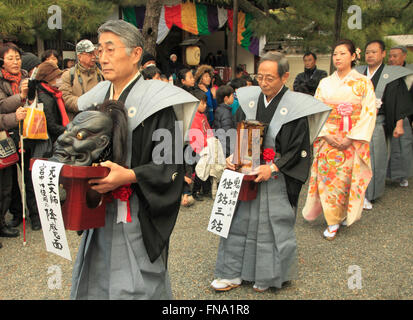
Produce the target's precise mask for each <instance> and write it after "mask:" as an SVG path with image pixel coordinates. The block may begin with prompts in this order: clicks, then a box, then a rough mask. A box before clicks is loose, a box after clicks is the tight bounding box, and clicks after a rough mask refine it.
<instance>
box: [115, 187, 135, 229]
mask: <svg viewBox="0 0 413 320" xmlns="http://www.w3.org/2000/svg"><path fill="white" fill-rule="evenodd" d="M130 186H131V185H130V184H125V185H124V186H121V187H119V188H117V189H115V190H113V191H112V196H113V198H115V199H119V200H120V201H127V202H128V214H127V217H126V221H127V222H132V217H131V214H130V203H129V198H130V196H131V194H132V188H131V187H130Z"/></svg>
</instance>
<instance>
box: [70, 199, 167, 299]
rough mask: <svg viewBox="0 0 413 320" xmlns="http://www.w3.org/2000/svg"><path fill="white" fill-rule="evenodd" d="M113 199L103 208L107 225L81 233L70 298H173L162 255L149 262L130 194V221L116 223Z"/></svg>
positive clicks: (135, 204)
mask: <svg viewBox="0 0 413 320" xmlns="http://www.w3.org/2000/svg"><path fill="white" fill-rule="evenodd" d="M115 203H116V202H114V203H110V204H109V206H108V207H107V209H106V224H105V226H104V227H102V228H99V229H90V230H87V231H85V232H84V234H83V237H82V240H81V243H80V246H79V250H78V254H77V259H76V262H75V265H74V268H73V274H72V289H71V293H70V298H71V299H91V300H97V299H99V300H100V299H104V300H109V299H122V300H132V299H172V291H171V286H170V281H169V276H168V272H167V270H166V268H165V263H164V257H163V255H161V256H160V257H159V258H158V259H157V260H156V261H155V262H154V263H151V262H150V260H149V257H148V254H147V252H146V249H145V246H144V243H143V239H142V232H141V227H140V225H139V219H138V207H139V205H138V200H137V196H136V194H135V193H133V194H132V197H131V216H132V222H131V223H116V205H115Z"/></svg>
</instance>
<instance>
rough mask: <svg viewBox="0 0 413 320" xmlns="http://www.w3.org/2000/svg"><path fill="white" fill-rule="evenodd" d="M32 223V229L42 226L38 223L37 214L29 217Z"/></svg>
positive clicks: (38, 228) (35, 229)
mask: <svg viewBox="0 0 413 320" xmlns="http://www.w3.org/2000/svg"><path fill="white" fill-rule="evenodd" d="M30 220H31V223H32V230H33V231H37V230H40V229H41V228H42V224H41V223H40V218H39V217H38V216H36V217H33V218H30Z"/></svg>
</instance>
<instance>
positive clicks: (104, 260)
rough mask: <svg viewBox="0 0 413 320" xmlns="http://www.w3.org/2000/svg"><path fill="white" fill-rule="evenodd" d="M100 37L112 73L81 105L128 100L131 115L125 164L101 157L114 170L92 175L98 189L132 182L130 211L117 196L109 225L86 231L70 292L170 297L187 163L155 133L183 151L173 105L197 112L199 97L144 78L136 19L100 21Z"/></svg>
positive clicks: (104, 67)
mask: <svg viewBox="0 0 413 320" xmlns="http://www.w3.org/2000/svg"><path fill="white" fill-rule="evenodd" d="M98 39H99V48H98V53H99V58H100V63H101V65H102V71H103V74H104V76H105V79H106V80H108V81H104V82H101V83H99V84H98V85H97V86H96V87H94V88H93V89H92V90H90V91H89V92H88V93H86V94H85V95H83V96H81V97H80V98H79V100H78V104H79V110H85V109H87V108H88V107H89V106H90V105H93V104H95V103H97V104H99V103H102V102H103V101H105V100H108V99H113V100H120V101H122V102H124V104H125V106H126V108H127V113H128V117H129V118H128V143H127V148H126V154H127V157H126V165H127V167H124V166H121V165H119V164H116V163H113V162H110V161H106V162H103V163H101V165H102V166H105V167H108V168H109V169H110V173H109V175H108V176H107V177H106V178H103V179H92V180H90V181H89V183H90V184H92V185H93V186H92V189H93V190H95V191H97V192H99V193H107V192H112V193H113V191H115V193H117V191H119V188H120V187H121V188H122V187H123V188H126V189H127V190H128V185H130V188H131V192H132V193H131V195H130V198H129V202H130V211H129V213H130V219H128V212H127V209H126V208H125V206H122V204H121V202H122V201H119V200H114V201H113V202H112V203H109V204H108V206H107V209H106V223H105V226H104V227H102V228H97V229H89V230H87V231H85V232H84V234H83V237H82V241H81V244H80V247H79V250H78V255H77V259H76V263H75V265H74V268H73V275H72V290H71V298H72V299H170V298H171V297H172V292H171V286H170V280H169V275H168V271H167V253H168V243H169V237H170V235H171V233H172V230H173V228H174V225H175V222H176V218H177V214H178V211H179V207H180V200H181V194H182V187H183V181H184V170H183V165H182V164H175V163H172V162H171V164H168V163H166V162H162V161H159V160H160V159H159V158H160V157H161V155H158V154H157V153H156V152H155V151H156V150H155V148H157V147H158V146H159V145H161V142H158V140H156V141H155V140H154V134H155V133H156V132H159V130H158V129H164V130H163V131H167V132H168V133H169V134H170V136H171V138H172V142H171V143H170V144H169V145H168V147H169V149H166V150H164V151H165V152H164V154H168V155H169V156H171V158H172V159H175V158H176V157H177V156H179V154H178V152H182V146H176V145H175V141H178V140H175V136H176V133H175V132H176V131H175V127H174V126H175V120H176V119H177V118H176V115H175V112H174V108H175V106H177V105H178V104H184V103H186V104H188V105H189V106H190V107H191V108H192V109H193V110H192V109H191V110H192V111H191V112H193V111H194V110H195V108H196V103H197V100H196V99H195V98H194V97H193V96H192V95H190V94H188V93H187V92H185V91H184V90H182V89H179V88H177V87H175V86H171V85H170V84H167V83H164V82H162V81H156V80H146V81H145V80H143V78H142V76H141V74H140V73H139V62H140V59H141V55H142V51H143V48H142V47H143V37H142V35H141V33H140V31H139V30H138V29H137V28H136V27H134V26H133V25H131V24H129V23H127V22H125V21H122V20H110V21H107V22H106V23H104V24H103V25H102V26H101V27H100V28H99V29H98ZM161 98H162V99H161ZM169 106H174V108H172V107H169ZM191 114H192V113H191ZM184 129H185V128H184ZM85 134H87V131H86V132H85ZM123 188H122V189H123ZM127 190H126V191H127ZM127 221H131V222H127Z"/></svg>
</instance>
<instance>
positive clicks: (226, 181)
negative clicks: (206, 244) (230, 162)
mask: <svg viewBox="0 0 413 320" xmlns="http://www.w3.org/2000/svg"><path fill="white" fill-rule="evenodd" d="M243 177H244V174H243V173H239V172H235V171H232V170H225V171H224V172H223V174H222V177H221V181H220V182H219V186H218V190H217V195H216V197H215V202H214V206H213V207H212V212H211V217H210V219H209V223H208V229H207V230H208V231H210V232H212V233H215V234H217V235H219V236H221V237H224V238H226V237H228V232H229V228H230V227H231V222H232V217H233V215H234V212H235V208H236V206H237V202H238V196H239V192H240V189H241V184H242V179H243Z"/></svg>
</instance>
